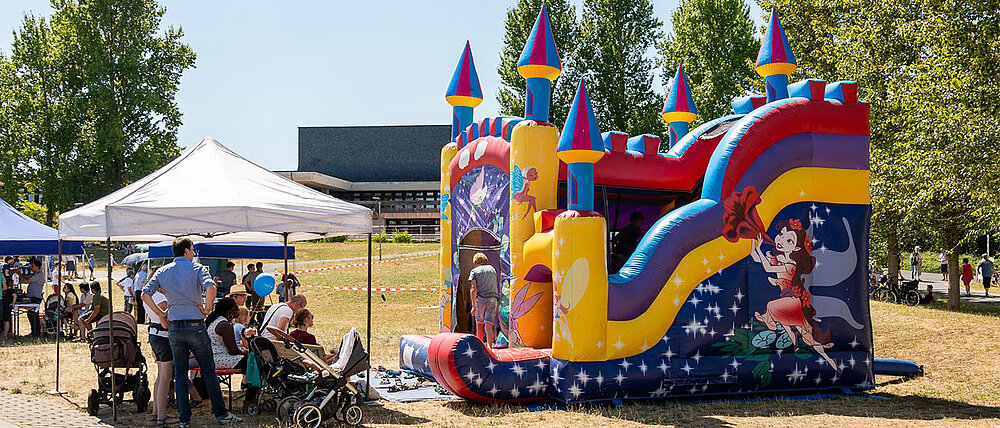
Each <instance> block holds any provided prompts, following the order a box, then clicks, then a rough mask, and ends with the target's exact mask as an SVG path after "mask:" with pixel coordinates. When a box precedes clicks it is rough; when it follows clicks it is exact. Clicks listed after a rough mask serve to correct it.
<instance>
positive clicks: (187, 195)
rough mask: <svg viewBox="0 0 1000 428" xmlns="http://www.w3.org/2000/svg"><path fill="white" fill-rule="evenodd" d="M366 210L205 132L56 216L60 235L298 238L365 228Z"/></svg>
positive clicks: (366, 230) (368, 222) (148, 238)
mask: <svg viewBox="0 0 1000 428" xmlns="http://www.w3.org/2000/svg"><path fill="white" fill-rule="evenodd" d="M371 230H372V212H371V209H369V208H365V207H362V206H360V205H355V204H352V203H349V202H344V201H341V200H339V199H336V198H333V197H331V196H329V195H326V194H323V193H320V192H318V191H316V190H313V189H310V188H308V187H306V186H303V185H301V184H298V183H296V182H294V181H291V180H289V179H287V178H284V177H282V176H280V175H277V174H275V173H273V172H271V171H268V170H267V169H265V168H263V167H261V166H258V165H256V164H254V163H253V162H250V161H248V160H246V159H244V158H242V157H240V156H239V155H237V154H236V153H233V152H232V151H231V150H229V149H227V148H226V147H224V146H223V145H222V144H219V142H218V141H215V140H214V139H212V138H205V139H204V140H202V141H201V142H200V143H198V145H196V146H194V147H193V148H191V149H190V150H188V151H187V152H186V153H184V154H183V155H182V156H180V157H178V158H177V159H175V160H174V161H172V162H170V163H169V164H167V165H166V166H164V167H163V168H160V169H159V170H157V171H156V172H154V173H152V174H150V175H148V176H146V177H144V178H142V179H141V180H139V181H136V182H135V183H132V184H130V185H128V186H126V187H124V188H122V189H120V190H118V191H116V192H114V193H111V194H110V195H108V196H105V197H103V198H101V199H98V200H96V201H94V202H91V203H89V204H87V205H85V206H83V207H80V208H77V209H75V210H73V211H70V212H67V213H65V214H62V215H60V216H59V234H60V237H61V238H62V239H77V240H88V241H102V240H106V239H108V238H109V237H110V238H111V239H112V240H115V241H162V240H165V239H172V238H175V237H178V236H189V235H193V236H192V238H194V237H196V236H197V237H203V238H212V239H217V240H227V241H280V240H282V234H288V239H289V240H292V241H300V240H305V239H316V238H322V237H325V236H338V235H349V234H366V233H370V232H371Z"/></svg>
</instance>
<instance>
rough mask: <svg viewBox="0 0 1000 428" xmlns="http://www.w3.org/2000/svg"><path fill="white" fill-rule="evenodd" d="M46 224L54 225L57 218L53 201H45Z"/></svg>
mask: <svg viewBox="0 0 1000 428" xmlns="http://www.w3.org/2000/svg"><path fill="white" fill-rule="evenodd" d="M45 202H46V203H45V225H46V226H48V227H52V223H53V221H54V220H55V209H54V208H52V201H45Z"/></svg>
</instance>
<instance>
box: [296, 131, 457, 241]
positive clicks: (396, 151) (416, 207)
mask: <svg viewBox="0 0 1000 428" xmlns="http://www.w3.org/2000/svg"><path fill="white" fill-rule="evenodd" d="M449 141H451V126H450V125H391V126H323V127H300V128H299V149H298V154H299V156H298V157H299V166H298V170H296V171H286V172H278V173H279V174H282V175H284V176H286V177H288V178H291V179H292V180H294V181H296V182H299V183H301V184H304V185H306V186H309V187H311V188H313V189H316V190H319V191H321V192H323V193H327V194H329V195H332V196H334V197H336V198H338V199H342V200H345V201H349V202H353V203H356V204H360V205H364V206H368V207H371V208H373V209H375V210H376V218H375V224H376V225H378V226H385V227H387V228H389V230H392V229H393V228H405V229H407V230H409V231H410V232H411V233H421V234H426V235H432V234H434V233H436V231H437V226H438V225H439V220H440V214H439V209H438V204H439V203H440V198H441V192H440V188H439V183H440V180H441V147H443V146H444V145H445V144H447V143H448V142H449ZM379 208H381V213H379V212H378V211H379Z"/></svg>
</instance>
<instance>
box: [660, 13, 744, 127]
mask: <svg viewBox="0 0 1000 428" xmlns="http://www.w3.org/2000/svg"><path fill="white" fill-rule="evenodd" d="M671 22H672V23H673V31H672V33H671V34H668V35H667V37H666V38H665V39H663V41H662V42H661V43H660V44H659V49H660V52H661V53H662V55H663V57H662V59H661V64H662V66H663V71H664V74H665V76H664V82H669V81H670V79H672V77H673V74H674V73H675V72H676V70H677V65H678V64H683V65H684V72H685V74H686V75H687V79H688V83H689V84H690V86H691V94H692V97H693V98H694V103H695V106H696V107H697V108H698V119H696V122H695V124H700V123H702V122H704V121H706V120H711V119H715V118H719V117H722V116H725V115H727V114H730V113H731V112H732V109H731V107H730V103H731V101H732V99H733V98H734V97H737V96H741V95H745V94H747V93H749V92H750V90H751V89H752V88H753V87H754V83H755V82H756V81H757V80H759V79H760V77H759V76H757V73H756V72H755V71H754V68H753V60H754V59H755V58H756V55H757V50H758V48H759V47H760V42H759V41H757V40H756V39H754V24H753V21H752V20H751V19H750V8H749V7H748V6H747V5H746V4H745V3H744V2H743V1H741V0H682V1H681V3H680V5H678V7H677V9H675V10H674V12H673V15H672V16H671ZM667 90H668V91H669V90H670V88H669V86H668V87H667Z"/></svg>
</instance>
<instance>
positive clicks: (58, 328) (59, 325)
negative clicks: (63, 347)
mask: <svg viewBox="0 0 1000 428" xmlns="http://www.w3.org/2000/svg"><path fill="white" fill-rule="evenodd" d="M57 246H58V251H59V258H58V259H57V260H59V262H60V263H62V258H63V251H62V239H59V240H58V244H57ZM58 272H59V279H58V280H56V286H57V287H59V289H58V290H57V291H56V300H57V301H59V300H62V288H63V270H62V266H61V265H60V266H59V269H58ZM64 306H65V301H63V304H62V305H56V308H58V310H56V389H55V390H53V391H48V393H49V394H51V395H62V393H63V392H62V391H60V390H59V342H60V341H61V340H60V339H62V314H63V307H64Z"/></svg>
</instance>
